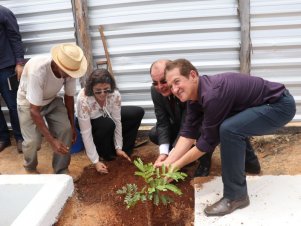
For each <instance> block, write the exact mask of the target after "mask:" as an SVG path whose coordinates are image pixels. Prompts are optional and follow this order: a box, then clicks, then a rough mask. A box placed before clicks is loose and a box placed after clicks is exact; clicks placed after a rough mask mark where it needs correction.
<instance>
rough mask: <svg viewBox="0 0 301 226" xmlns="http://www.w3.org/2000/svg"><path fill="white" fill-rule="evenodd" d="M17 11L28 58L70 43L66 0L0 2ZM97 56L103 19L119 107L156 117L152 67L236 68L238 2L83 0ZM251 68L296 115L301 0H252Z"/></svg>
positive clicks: (147, 120)
mask: <svg viewBox="0 0 301 226" xmlns="http://www.w3.org/2000/svg"><path fill="white" fill-rule="evenodd" d="M0 4H2V5H4V6H7V7H9V8H10V9H11V10H12V11H13V12H14V13H15V14H16V16H17V19H18V22H19V24H20V28H21V32H22V36H23V40H24V44H25V47H26V57H28V58H29V57H31V56H33V55H35V54H41V53H48V52H49V50H50V48H51V46H52V45H53V44H55V43H60V42H69V41H75V38H74V22H73V21H74V20H73V16H72V6H71V0H44V1H38V0H23V1H0ZM88 17H89V23H90V34H91V37H92V46H93V56H94V61H97V60H100V59H104V58H105V57H104V51H103V47H102V43H101V40H100V35H99V32H98V29H97V27H98V25H103V26H104V29H105V36H106V39H107V44H108V48H109V52H110V55H111V60H112V65H113V71H114V74H115V76H116V79H117V82H118V85H119V88H120V91H121V93H122V97H123V103H122V104H123V105H140V106H142V107H144V108H145V110H146V114H145V117H144V120H143V124H144V125H148V124H153V123H155V115H154V112H153V104H152V101H151V97H150V91H149V89H150V85H151V79H150V75H149V67H150V65H151V63H152V62H153V61H155V60H157V59H159V58H169V59H176V58H187V59H189V60H191V61H192V62H193V63H194V65H196V66H197V67H198V69H199V70H200V73H201V74H209V75H210V74H215V73H219V72H224V71H239V47H240V23H239V19H238V14H237V0H208V1H204V0H188V1H182V0H165V1H161V0H160V1H159V0H102V1H99V0H88ZM251 39H252V44H253V52H252V62H251V63H252V74H254V75H258V76H261V77H263V78H266V79H269V80H273V81H279V82H283V83H285V84H286V85H287V87H288V88H289V89H290V90H291V91H292V93H293V95H294V96H295V98H296V100H297V103H298V112H297V115H296V117H295V120H301V87H300V86H301V85H300V84H301V76H299V74H300V72H301V70H300V69H301V0H295V1H293V0H282V1H277V0H251Z"/></svg>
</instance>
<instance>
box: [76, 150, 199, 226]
mask: <svg viewBox="0 0 301 226" xmlns="http://www.w3.org/2000/svg"><path fill="white" fill-rule="evenodd" d="M137 157H140V158H141V159H142V161H143V162H144V163H147V162H154V161H155V159H156V156H155V155H148V156H132V159H136V158H137ZM106 165H107V166H108V167H109V169H110V173H109V174H101V175H100V174H99V173H98V172H97V171H96V170H95V168H94V167H87V168H85V170H84V172H83V174H82V176H81V178H80V179H79V181H77V183H76V189H77V192H78V198H79V200H80V201H82V202H83V203H85V204H87V205H91V204H94V203H101V204H102V206H103V210H102V211H101V218H99V219H98V222H97V223H98V224H99V225H104V226H105V225H110V226H115V225H116V226H120V225H148V219H147V209H146V208H149V210H150V211H151V215H152V216H153V218H152V225H158V226H159V225H160V226H163V225H166V226H167V225H170V226H171V225H172V226H175V225H179V226H180V225H181V226H183V225H191V222H193V215H194V189H193V186H192V185H190V184H189V182H190V180H191V175H193V172H194V169H195V165H191V166H190V167H186V168H184V170H182V171H186V173H188V175H190V176H188V178H187V179H186V180H185V181H181V182H178V183H177V186H178V187H179V188H180V189H181V191H182V192H183V195H181V196H177V195H175V194H173V193H169V194H168V195H169V196H170V197H171V198H172V199H173V200H174V201H173V202H172V203H171V204H169V205H166V206H163V205H159V206H152V205H150V204H145V203H138V204H136V206H134V207H132V208H130V209H127V208H126V205H125V203H124V202H123V196H121V195H117V194H116V191H117V190H118V189H120V188H121V187H122V186H124V185H126V184H127V183H135V184H137V186H138V190H140V189H141V188H142V187H143V186H144V181H143V178H141V177H139V176H135V175H134V172H135V171H137V168H136V167H135V165H134V164H133V163H130V162H129V161H127V160H125V159H123V158H118V159H116V160H114V161H110V162H106ZM189 177H190V178H189Z"/></svg>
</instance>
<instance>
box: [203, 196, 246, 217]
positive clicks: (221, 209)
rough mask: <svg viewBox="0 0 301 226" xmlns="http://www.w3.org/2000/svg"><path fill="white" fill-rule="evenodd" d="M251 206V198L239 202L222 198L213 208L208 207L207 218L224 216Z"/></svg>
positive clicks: (206, 209) (244, 198)
mask: <svg viewBox="0 0 301 226" xmlns="http://www.w3.org/2000/svg"><path fill="white" fill-rule="evenodd" d="M249 204H250V200H249V196H248V195H246V196H245V197H243V198H241V199H237V200H232V201H231V200H230V199H227V198H222V199H221V200H219V201H218V202H216V203H214V204H213V205H211V206H207V207H206V208H205V210H204V212H205V214H206V215H207V216H224V215H226V214H229V213H232V212H233V211H234V210H236V209H241V208H244V207H246V206H248V205H249Z"/></svg>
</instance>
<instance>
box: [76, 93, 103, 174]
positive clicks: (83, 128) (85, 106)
mask: <svg viewBox="0 0 301 226" xmlns="http://www.w3.org/2000/svg"><path fill="white" fill-rule="evenodd" d="M94 101H95V100H94ZM94 103H95V102H94ZM92 104H93V102H92ZM76 107H77V108H76V109H77V119H78V124H79V128H80V132H81V135H82V139H83V143H84V146H85V150H86V154H87V156H88V158H89V159H90V161H91V162H92V163H93V164H94V166H95V168H96V170H97V172H99V173H108V167H107V166H106V165H105V164H104V163H103V162H101V161H100V158H99V155H98V153H97V150H96V146H95V144H94V141H93V135H92V125H91V116H90V114H91V107H90V105H89V101H88V97H87V96H86V95H85V94H84V89H82V90H81V91H80V92H79V93H78V96H77V102H76Z"/></svg>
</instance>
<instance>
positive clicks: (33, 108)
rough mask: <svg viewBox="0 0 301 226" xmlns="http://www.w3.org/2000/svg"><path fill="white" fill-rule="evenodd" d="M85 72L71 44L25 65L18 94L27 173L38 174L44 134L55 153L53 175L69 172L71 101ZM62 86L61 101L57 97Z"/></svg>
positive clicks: (73, 135) (80, 53)
mask: <svg viewBox="0 0 301 226" xmlns="http://www.w3.org/2000/svg"><path fill="white" fill-rule="evenodd" d="M86 70H87V60H86V58H85V56H84V54H83V51H82V50H81V48H79V47H78V46H77V45H75V44H72V43H63V44H59V45H56V46H54V47H53V48H52V49H51V56H36V57H33V58H31V59H30V60H29V61H28V62H27V63H26V65H25V67H24V71H23V73H22V76H21V80H20V86H19V89H18V95H17V104H18V115H19V119H20V125H21V132H22V135H23V138H24V141H23V144H22V147H23V153H24V168H25V170H26V171H28V172H32V173H37V165H38V161H37V149H38V147H39V146H40V145H41V136H42V135H43V136H44V138H45V139H46V141H48V142H49V144H50V146H51V148H52V150H53V152H54V153H53V160H52V166H53V169H54V172H55V173H57V174H59V173H67V172H68V165H69V163H70V153H69V147H70V145H71V143H73V142H74V141H75V140H76V130H75V125H74V99H73V96H74V95H75V94H76V78H79V77H81V76H83V75H84V74H85V73H86ZM62 87H64V101H63V99H62V98H61V97H59V96H58V93H59V92H60V90H61V88H62ZM45 121H46V122H45ZM46 123H47V125H46Z"/></svg>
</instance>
